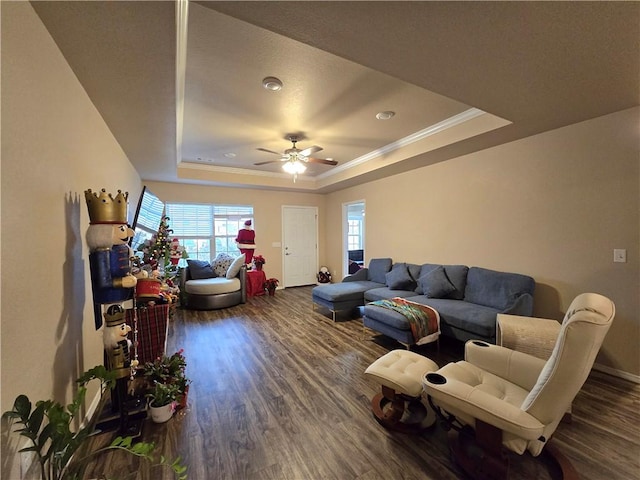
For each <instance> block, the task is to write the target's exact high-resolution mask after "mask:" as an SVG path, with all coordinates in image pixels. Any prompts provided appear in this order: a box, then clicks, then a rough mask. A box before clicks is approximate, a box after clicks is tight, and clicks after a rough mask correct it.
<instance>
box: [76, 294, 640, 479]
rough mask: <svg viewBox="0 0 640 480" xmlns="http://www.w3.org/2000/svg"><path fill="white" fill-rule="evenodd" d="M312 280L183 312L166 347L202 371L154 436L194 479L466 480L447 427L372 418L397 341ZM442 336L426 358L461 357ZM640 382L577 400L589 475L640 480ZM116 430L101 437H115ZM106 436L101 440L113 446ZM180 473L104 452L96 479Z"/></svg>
mask: <svg viewBox="0 0 640 480" xmlns="http://www.w3.org/2000/svg"><path fill="white" fill-rule="evenodd" d="M310 291H311V287H300V288H289V289H286V290H279V291H278V292H277V293H276V296H274V297H254V298H250V299H249V300H248V303H247V304H245V305H241V306H237V307H233V308H229V309H224V310H219V311H210V312H190V311H183V310H178V312H177V314H176V316H175V318H174V321H173V323H172V324H171V326H170V336H169V341H168V353H173V352H174V351H176V350H177V349H180V348H183V349H184V350H185V355H186V357H187V361H188V367H187V374H188V375H189V377H191V378H192V379H193V384H192V386H191V390H190V393H189V405H188V408H187V409H186V410H184V411H182V412H181V413H179V414H178V415H177V416H175V417H174V418H173V419H172V420H170V421H169V422H168V423H166V424H161V425H155V424H152V423H150V421H147V422H148V423H146V424H145V429H144V438H145V440H147V441H154V442H156V444H157V446H158V451H159V452H162V453H163V454H164V455H166V456H167V457H174V456H176V455H181V456H182V458H183V460H184V462H185V464H186V465H188V468H189V470H188V472H189V478H190V479H198V480H209V479H217V480H223V479H234V480H235V479H238V480H240V479H278V480H285V479H286V480H298V479H299V480H306V479H309V480H316V479H340V480H346V479H358V480H383V479H384V480H390V479H405V480H412V479H416V480H417V479H437V480H446V479H457V478H462V476H461V474H460V473H459V471H458V470H457V469H456V467H455V466H453V465H452V464H451V462H450V459H449V455H448V449H447V444H446V434H445V433H444V432H443V431H442V430H441V429H440V428H439V427H438V426H435V427H434V428H433V429H431V430H430V431H427V432H426V433H424V434H423V435H421V436H418V437H416V436H409V435H404V434H399V433H393V432H389V431H387V430H385V429H383V428H382V427H381V426H380V425H379V424H378V423H376V421H375V420H374V419H373V417H372V415H371V410H370V399H371V397H372V396H373V395H374V394H375V393H377V391H378V388H379V387H378V385H376V384H375V383H374V382H372V381H371V380H369V379H368V378H366V377H365V375H364V373H363V372H364V370H365V368H366V367H367V366H368V365H369V364H371V363H372V362H373V361H374V360H375V359H377V358H378V357H380V356H381V355H383V354H385V353H386V352H388V351H389V350H391V349H394V348H401V347H400V346H399V345H398V344H395V343H394V342H392V341H389V340H386V341H385V339H384V337H382V338H376V340H375V341H374V340H372V334H373V332H371V331H367V332H366V333H365V334H363V329H362V323H361V321H360V320H359V319H357V318H354V319H351V318H350V317H349V316H345V315H342V316H339V318H338V322H336V323H333V322H332V321H331V319H330V314H329V312H328V311H323V310H316V311H313V310H312V306H311V300H310V298H311V294H310ZM444 340H445V341H443V342H441V346H440V350H439V351H438V350H437V349H436V346H435V345H428V346H425V347H420V348H419V349H418V350H416V351H418V352H419V353H421V354H424V355H426V356H428V357H429V358H431V359H433V360H434V361H435V362H436V363H438V364H439V365H442V364H444V363H447V362H449V361H451V360H458V359H460V358H461V357H462V345H461V344H458V343H455V342H451V341H449V342H447V341H446V339H444ZM639 403H640V386H638V385H635V384H633V383H630V382H626V381H624V380H621V379H617V378H614V377H610V376H607V375H604V374H602V373H598V372H593V373H592V375H591V376H590V377H589V379H588V381H587V383H586V385H585V386H584V388H583V390H582V391H581V393H580V394H579V395H578V397H577V398H576V400H575V402H574V406H573V422H572V423H570V424H564V423H563V424H561V425H560V426H559V428H558V430H557V431H556V434H555V436H554V439H553V441H554V442H555V444H556V445H557V447H558V448H559V449H560V450H561V451H562V452H563V453H565V455H566V456H567V457H569V458H570V459H571V460H572V462H573V464H574V466H575V467H576V469H577V470H578V472H579V473H580V475H581V477H582V478H583V479H585V480H601V479H609V480H614V479H640V428H638V427H639V426H640V421H639V420H640V412H639V408H638V406H639ZM106 436H107V434H104V435H100V437H106ZM102 441H104V440H102ZM511 460H512V463H511V478H513V479H524V480H528V479H550V478H554V475H555V473H554V472H553V469H552V468H551V467H550V466H549V465H547V462H546V461H545V460H544V458H543V457H539V458H533V457H531V456H529V455H523V456H517V455H512V457H511ZM105 472H109V473H110V474H111V475H113V476H117V477H118V478H124V473H125V472H136V473H133V474H132V476H131V477H128V478H136V479H154V480H155V479H165V478H173V477H172V476H171V475H170V474H168V473H167V472H163V471H162V470H158V469H152V470H149V469H148V468H147V467H145V466H141V465H139V463H138V461H137V460H136V459H131V458H129V457H127V456H123V455H122V454H120V453H118V454H113V455H110V456H107V455H104V456H102V457H100V458H99V460H98V461H97V462H96V463H95V464H93V465H92V468H90V469H89V471H88V472H87V474H88V475H87V477H88V478H91V477H92V476H93V477H95V476H98V475H99V474H101V473H105Z"/></svg>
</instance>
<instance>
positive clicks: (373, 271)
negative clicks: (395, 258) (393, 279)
mask: <svg viewBox="0 0 640 480" xmlns="http://www.w3.org/2000/svg"><path fill="white" fill-rule="evenodd" d="M391 262H392V260H391V259H390V258H372V259H371V261H370V262H369V268H368V273H367V280H369V281H371V282H377V283H382V284H383V285H385V284H386V278H385V275H386V274H387V272H388V271H389V270H391Z"/></svg>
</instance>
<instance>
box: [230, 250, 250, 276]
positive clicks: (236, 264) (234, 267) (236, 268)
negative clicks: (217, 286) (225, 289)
mask: <svg viewBox="0 0 640 480" xmlns="http://www.w3.org/2000/svg"><path fill="white" fill-rule="evenodd" d="M245 260H246V257H245V256H244V255H240V256H239V257H236V259H235V260H234V261H233V262H231V265H229V269H228V270H227V275H226V277H227V278H229V279H231V278H233V277H237V276H238V273H240V269H241V268H242V266H243V265H244V262H245Z"/></svg>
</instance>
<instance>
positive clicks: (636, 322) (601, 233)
mask: <svg viewBox="0 0 640 480" xmlns="http://www.w3.org/2000/svg"><path fill="white" fill-rule="evenodd" d="M639 118H640V110H639V109H638V108H635V109H631V110H626V111H623V112H618V113H615V114H612V115H608V116H604V117H600V118H597V119H594V120H591V121H587V122H583V123H580V124H577V125H572V126H569V127H565V128H562V129H558V130H555V131H551V132H547V133H544V134H541V135H537V136H534V137H530V138H527V139H524V140H521V141H517V142H513V143H510V144H507V145H502V146H499V147H495V148H491V149H488V150H485V151H482V152H478V153H475V154H472V155H467V156H464V157H460V158H457V159H454V160H450V161H448V162H444V163H440V164H437V165H432V166H428V167H424V168H422V169H418V170H415V171H412V172H408V173H404V174H400V175H396V176H393V177H391V178H386V179H383V180H379V181H376V182H371V183H369V184H366V185H362V186H359V187H354V188H350V189H347V190H343V191H340V192H337V193H334V194H331V195H328V198H327V204H326V211H327V215H326V231H328V232H332V231H340V225H341V223H340V222H341V215H342V213H341V211H342V203H343V202H351V201H355V200H360V199H364V200H365V201H366V250H365V251H366V257H367V259H370V258H372V257H381V256H390V257H392V258H393V259H394V261H407V262H415V263H424V262H431V263H461V264H466V265H470V266H471V265H476V266H482V267H487V268H492V269H496V270H504V271H511V272H520V273H525V274H528V275H531V276H533V277H534V278H535V280H536V282H537V287H536V295H535V307H534V308H535V314H536V315H538V316H545V317H550V318H557V319H560V318H562V315H563V313H564V312H565V310H566V308H567V306H568V305H569V303H570V302H571V300H572V299H573V298H574V297H575V296H576V295H577V294H579V293H581V292H587V291H593V292H598V293H601V294H603V295H606V296H608V297H610V298H611V299H612V300H613V301H614V302H615V304H616V308H617V313H616V318H615V320H614V323H613V326H612V328H611V330H610V333H609V334H608V336H607V338H606V341H605V344H604V347H603V349H602V352H601V354H600V356H599V358H598V362H599V364H601V365H604V366H606V367H610V368H613V369H618V370H621V371H624V372H628V373H631V374H633V375H639V374H640V365H639V362H640V355H639V345H640V330H639V326H640V305H639V300H640V296H639V294H640V279H639V275H640V273H639V272H640V265H639V259H640V251H639V248H638V247H639V246H640V238H639V232H640V225H639V212H640V206H639V201H640V191H639V178H640V172H639V148H638V146H639V143H638V136H639V130H640V129H639V126H640V122H639ZM614 248H625V249H627V263H613V249H614ZM326 249H327V252H330V255H329V256H328V258H327V260H326V261H327V262H328V263H329V264H331V265H339V264H340V254H341V253H340V252H341V244H340V238H339V236H337V235H336V236H330V237H328V238H326Z"/></svg>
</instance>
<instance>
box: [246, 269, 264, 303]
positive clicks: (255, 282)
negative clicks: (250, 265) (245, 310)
mask: <svg viewBox="0 0 640 480" xmlns="http://www.w3.org/2000/svg"><path fill="white" fill-rule="evenodd" d="M266 280H267V275H266V274H265V273H264V270H249V271H248V272H247V297H258V296H260V295H264V282H265V281H266Z"/></svg>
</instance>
